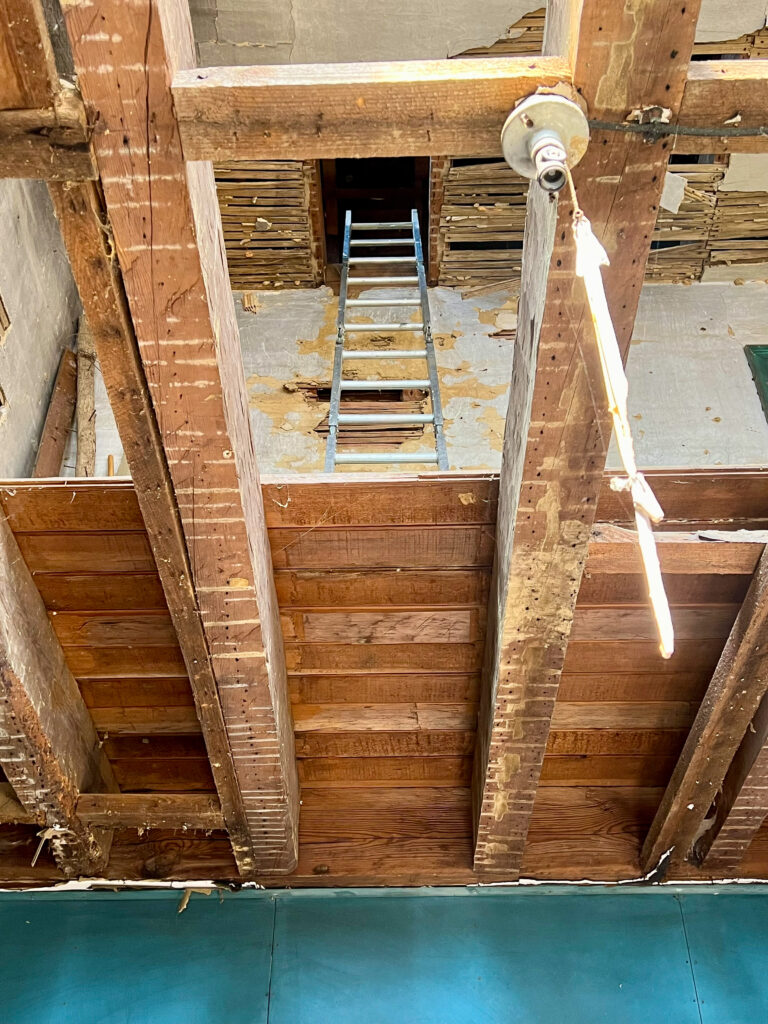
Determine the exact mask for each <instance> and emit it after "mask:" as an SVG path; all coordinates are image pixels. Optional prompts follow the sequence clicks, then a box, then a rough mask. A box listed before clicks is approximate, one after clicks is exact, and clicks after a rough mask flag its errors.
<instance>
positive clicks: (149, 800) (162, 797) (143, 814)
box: [0, 793, 225, 831]
mask: <svg viewBox="0 0 768 1024" xmlns="http://www.w3.org/2000/svg"><path fill="white" fill-rule="evenodd" d="M77 813H78V815H79V817H80V818H82V820H83V821H86V822H88V823H89V824H91V825H100V826H102V827H105V828H184V829H198V830H204V831H208V830H211V829H223V828H224V827H225V826H224V817H223V815H222V813H221V806H220V805H219V801H218V800H217V799H216V797H214V796H209V795H208V794H207V793H82V794H81V795H80V798H79V800H78V801H77ZM0 820H2V818H0Z"/></svg>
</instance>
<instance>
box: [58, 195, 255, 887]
mask: <svg viewBox="0 0 768 1024" xmlns="http://www.w3.org/2000/svg"><path fill="white" fill-rule="evenodd" d="M49 191H50V193H51V197H52V199H53V203H54V208H55V210H56V215H57V217H58V219H59V226H60V228H61V232H62V236H63V238H64V241H65V244H66V246H67V251H68V253H69V259H70V264H71V266H72V272H73V274H74V277H75V281H76V282H77V286H78V289H79V292H80V297H81V300H82V302H83V306H84V309H85V313H86V316H87V317H88V320H89V323H90V325H91V329H92V331H93V334H94V341H95V342H96V351H97V353H98V356H99V364H100V367H101V371H102V375H103V377H104V383H105V385H106V389H107V394H108V395H109V399H110V404H111V406H112V412H113V414H114V416H115V421H116V423H117V427H118V431H119V433H120V439H121V441H122V444H123V448H124V450H125V453H126V458H127V460H128V464H129V467H130V470H131V476H132V484H131V485H130V487H131V489H132V490H133V489H134V488H135V492H136V496H137V498H138V502H139V506H140V508H141V518H142V519H143V523H144V524H145V525H146V529H147V534H148V536H149V537H150V539H151V541H150V542H151V544H152V552H153V555H154V560H155V563H156V565H157V571H158V574H159V576H160V580H161V583H162V586H163V591H164V594H165V599H166V601H167V604H168V609H169V611H170V613H171V618H172V620H173V625H174V628H175V630H176V635H177V637H178V640H179V646H180V648H181V652H182V655H183V657H184V664H185V666H186V670H187V672H188V673H189V680H190V684H191V687H192V693H193V696H194V699H195V706H196V709H197V716H198V718H199V720H200V724H201V727H202V731H203V736H204V739H205V744H206V749H207V751H208V756H209V759H210V762H211V769H212V772H213V777H214V782H215V784H216V790H217V793H218V795H219V799H220V802H221V806H222V811H223V814H224V819H225V822H226V827H227V831H228V833H229V835H230V839H231V841H232V846H233V850H234V852H235V859H236V861H237V864H238V868H239V870H240V873H241V874H242V875H243V876H248V875H250V874H253V873H254V870H255V868H254V863H255V862H254V857H253V853H252V851H251V846H252V837H251V830H250V827H249V825H248V821H247V818H246V812H245V806H244V803H243V799H242V795H241V793H240V787H239V782H238V778H237V774H236V772H235V766H234V762H233V758H232V751H231V749H230V744H229V738H228V735H227V729H226V723H225V720H224V714H223V710H222V704H221V700H220V698H219V694H218V690H217V687H216V676H215V674H214V670H213V665H212V662H211V658H210V653H209V650H208V642H207V639H206V636H205V632H204V631H203V627H202V622H201V618H200V608H199V605H198V602H197V596H196V594H195V591H194V587H193V584H192V572H191V569H190V566H189V559H188V554H187V548H186V542H185V540H184V533H183V530H182V526H181V518H180V516H179V510H178V507H177V504H176V497H175V493H174V489H173V483H172V481H171V477H170V473H169V470H168V464H167V462H166V459H165V453H164V451H163V445H162V441H161V438H160V432H159V428H158V425H157V420H156V418H155V412H154V409H153V406H152V400H151V398H150V396H149V388H148V386H147V381H146V378H145V376H144V370H143V368H142V364H141V356H140V355H139V348H138V344H137V341H136V337H135V334H134V331H133V325H132V323H131V319H130V314H129V311H128V304H127V300H126V298H125V294H124V291H123V283H122V277H121V275H120V270H119V267H118V266H117V263H116V261H115V259H114V241H113V238H112V233H111V228H110V226H109V223H108V221H107V218H106V214H105V213H104V211H103V209H102V205H101V199H100V196H99V192H98V190H97V188H96V186H94V185H93V184H91V183H86V184H77V185H64V186H62V185H50V186H49ZM64 486H65V488H66V486H68V485H64ZM78 486H79V487H80V490H79V491H78V493H83V492H82V486H83V485H82V483H79V485H78ZM112 486H114V487H120V486H121V485H120V484H119V483H116V484H113V485H112ZM71 502H72V496H71V495H70V496H68V497H67V498H66V500H65V504H68V505H69V507H71ZM100 504H101V507H102V508H103V507H104V506H103V501H102V502H100Z"/></svg>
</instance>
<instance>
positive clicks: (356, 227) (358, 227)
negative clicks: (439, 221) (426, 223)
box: [351, 220, 413, 231]
mask: <svg viewBox="0 0 768 1024" xmlns="http://www.w3.org/2000/svg"><path fill="white" fill-rule="evenodd" d="M351 226H352V230H353V231H381V230H382V229H383V228H411V229H412V228H413V223H412V222H411V221H409V220H373V221H370V222H369V223H367V224H366V223H364V222H363V221H358V222H356V223H355V224H352V225H351Z"/></svg>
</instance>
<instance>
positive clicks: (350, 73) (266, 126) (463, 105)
mask: <svg viewBox="0 0 768 1024" xmlns="http://www.w3.org/2000/svg"><path fill="white" fill-rule="evenodd" d="M689 11H690V8H689ZM584 73H585V69H584V68H577V70H576V73H575V75H574V73H573V71H572V67H571V64H570V63H569V61H568V60H567V59H565V58H563V57H562V56H560V55H556V56H550V55H545V56H542V57H483V58H473V59H466V58H464V59H462V58H456V59H453V60H443V61H400V62H380V63H378V62H377V63H372V64H307V65H298V64H297V65H265V66H251V67H237V68H199V69H194V70H188V71H180V72H179V73H178V74H177V76H176V78H175V79H174V82H173V95H174V100H175V103H176V109H177V114H178V118H179V130H180V132H181V137H182V144H183V147H184V155H185V157H186V158H187V159H188V160H255V159H260V160H285V159H302V160H313V159H323V158H324V159H330V158H334V157H369V156H411V155H413V156H444V155H445V154H446V153H450V154H451V156H453V157H463V156H473V157H486V156H500V155H501V144H500V135H501V127H502V125H503V124H504V121H505V119H506V117H507V115H508V114H509V111H510V110H511V109H512V107H513V106H514V105H515V103H516V102H517V101H518V100H520V99H523V98H524V97H525V96H528V95H530V94H531V93H533V92H535V91H536V89H537V88H538V87H540V86H543V87H552V86H556V85H558V84H560V83H571V82H573V84H574V85H575V86H576V87H577V88H578V89H579V90H580V91H581V92H582V94H583V95H584V96H585V97H586V96H587V93H588V92H589V86H588V85H585V83H586V82H587V81H588V79H585V78H584V77H583V76H584ZM582 86H585V87H584V88H582ZM665 100H667V101H668V100H669V97H668V96H666V95H656V96H651V94H650V93H648V94H646V93H645V91H644V90H642V89H640V88H639V89H638V90H637V92H636V93H635V95H634V96H633V97H631V101H632V102H634V103H635V105H634V106H632V105H631V104H630V105H627V106H625V107H621V106H619V105H618V104H617V105H615V106H613V107H611V109H610V111H609V110H608V108H607V107H605V106H602V109H601V103H596V102H593V103H591V104H590V110H589V116H590V117H592V118H595V119H597V120H610V121H611V122H616V123H618V124H622V123H623V122H625V121H631V120H632V119H633V118H631V117H630V115H631V114H632V112H633V111H638V110H642V109H643V108H645V107H650V106H652V105H654V104H657V105H658V106H660V107H663V108H669V102H664V101H665ZM678 106H679V111H678V112H677V113H678V116H677V117H675V119H674V120H675V122H676V123H677V124H679V125H680V126H681V128H683V129H685V128H696V129H702V130H711V132H712V136H711V137H708V136H703V137H702V136H692V135H684V134H681V135H676V136H674V150H675V152H678V153H711V152H714V151H717V152H750V153H751V152H766V150H768V116H766V110H767V109H768V60H724V61H723V60H720V61H695V62H694V63H692V64H691V66H690V69H689V70H688V72H687V80H685V79H684V91H683V96H682V100H681V101H680V103H679V104H678ZM661 120H662V121H664V120H665V115H663V116H662V117H661ZM720 128H722V131H723V134H722V135H718V129H720ZM759 128H764V129H765V130H764V132H763V133H762V134H759V135H739V134H729V133H738V132H744V131H750V130H754V129H759Z"/></svg>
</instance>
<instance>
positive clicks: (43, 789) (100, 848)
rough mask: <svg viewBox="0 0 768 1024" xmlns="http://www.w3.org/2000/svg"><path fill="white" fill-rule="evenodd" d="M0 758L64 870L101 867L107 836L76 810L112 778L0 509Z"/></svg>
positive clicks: (82, 871)
mask: <svg viewBox="0 0 768 1024" xmlns="http://www.w3.org/2000/svg"><path fill="white" fill-rule="evenodd" d="M0 737H2V738H1V739H0V765H2V768H3V771H4V772H5V775H6V778H7V779H8V781H9V782H10V784H11V785H12V786H13V789H14V791H15V793H16V796H17V797H18V799H19V801H20V802H21V804H22V806H23V807H24V808H25V809H26V811H27V812H29V814H30V815H32V816H33V817H34V819H35V820H37V821H39V822H40V823H41V824H43V825H45V826H46V828H50V829H55V830H56V831H55V834H54V835H53V838H52V839H51V845H52V848H53V852H54V855H55V857H56V860H57V862H58V864H59V867H60V868H61V869H62V871H64V872H65V874H67V875H91V874H96V873H98V872H100V871H101V870H102V869H103V868H104V867H105V866H106V860H107V857H108V854H109V846H110V841H111V836H110V834H109V833H102V832H98V831H94V830H93V829H91V828H89V827H88V826H87V825H86V824H85V823H84V822H83V821H82V820H81V819H80V818H79V817H78V814H77V809H76V808H77V798H78V796H79V794H80V791H81V790H83V789H90V790H94V791H100V790H106V791H114V790H116V789H117V784H116V782H115V780H114V776H113V775H112V769H111V768H110V766H109V762H108V761H107V758H106V755H105V754H104V753H103V751H102V749H101V745H100V743H99V737H98V735H97V733H96V729H95V727H94V725H93V721H92V720H91V716H90V714H89V713H88V709H87V708H86V706H85V703H84V701H83V698H82V697H81V696H80V691H79V689H78V686H77V683H76V681H75V679H74V677H73V676H72V673H71V672H70V671H69V669H68V668H67V665H66V662H65V660H64V654H63V652H62V649H61V646H60V645H59V642H58V640H57V639H56V636H55V634H54V632H53V629H52V627H51V624H50V622H49V621H48V615H47V613H46V610H45V606H44V605H43V600H42V598H41V597H40V594H39V593H38V591H37V587H36V586H35V583H34V580H33V579H32V576H31V574H30V572H29V570H28V569H27V567H26V565H25V564H24V560H23V558H22V556H21V552H20V551H19V548H18V545H17V544H16V541H15V539H14V536H13V533H12V532H11V528H10V526H9V525H8V522H7V520H6V519H5V517H4V516H0Z"/></svg>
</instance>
